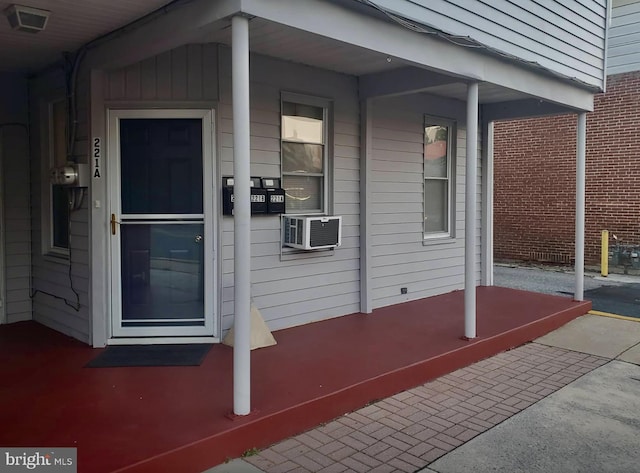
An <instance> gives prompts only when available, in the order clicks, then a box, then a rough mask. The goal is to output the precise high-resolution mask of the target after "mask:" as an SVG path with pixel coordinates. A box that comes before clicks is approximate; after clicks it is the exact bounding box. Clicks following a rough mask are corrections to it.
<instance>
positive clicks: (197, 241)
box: [194, 235, 202, 243]
mask: <svg viewBox="0 0 640 473" xmlns="http://www.w3.org/2000/svg"><path fill="white" fill-rule="evenodd" d="M194 240H195V241H196V243H200V242H201V241H202V235H196V237H195V238H194Z"/></svg>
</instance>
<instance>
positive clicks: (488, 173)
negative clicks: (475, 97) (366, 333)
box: [480, 117, 494, 286]
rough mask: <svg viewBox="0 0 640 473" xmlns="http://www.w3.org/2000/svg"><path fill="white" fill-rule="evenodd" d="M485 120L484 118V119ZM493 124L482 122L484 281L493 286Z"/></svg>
mask: <svg viewBox="0 0 640 473" xmlns="http://www.w3.org/2000/svg"><path fill="white" fill-rule="evenodd" d="M483 118H484V117H483ZM493 123H494V122H492V121H486V120H483V121H482V136H481V140H480V141H481V143H482V154H483V156H482V157H483V159H482V260H481V261H482V263H481V265H482V279H481V284H482V285H483V286H493Z"/></svg>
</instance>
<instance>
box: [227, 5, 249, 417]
mask: <svg viewBox="0 0 640 473" xmlns="http://www.w3.org/2000/svg"><path fill="white" fill-rule="evenodd" d="M231 41H232V42H231V47H232V51H231V78H232V83H233V90H232V98H233V183H234V184H233V194H234V205H233V215H234V220H233V245H234V267H233V269H234V273H233V284H234V340H233V413H234V414H236V415H247V414H249V412H250V411H251V343H250V336H251V319H250V313H251V207H250V202H249V199H250V195H249V194H250V189H249V180H250V178H251V177H250V147H249V140H250V129H249V20H248V19H247V18H246V17H242V16H234V17H233V18H232V19H231Z"/></svg>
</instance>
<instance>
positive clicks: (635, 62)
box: [607, 0, 640, 75]
mask: <svg viewBox="0 0 640 473" xmlns="http://www.w3.org/2000/svg"><path fill="white" fill-rule="evenodd" d="M607 61H608V62H607V74H609V75H611V74H621V73H623V72H633V71H638V70H640V1H638V0H632V1H629V0H626V1H625V0H614V1H613V9H612V12H611V28H610V29H609V44H608V59H607Z"/></svg>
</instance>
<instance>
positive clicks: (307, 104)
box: [280, 93, 329, 214]
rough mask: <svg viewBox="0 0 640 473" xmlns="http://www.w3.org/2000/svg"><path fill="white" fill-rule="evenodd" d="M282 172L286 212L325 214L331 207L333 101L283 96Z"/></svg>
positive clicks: (291, 95) (292, 95)
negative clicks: (329, 144)
mask: <svg viewBox="0 0 640 473" xmlns="http://www.w3.org/2000/svg"><path fill="white" fill-rule="evenodd" d="M281 105H282V112H281V124H280V125H281V135H280V138H281V163H280V164H281V172H282V188H283V189H284V191H285V195H286V197H285V203H286V209H285V211H286V213H289V214H321V213H326V212H327V205H328V203H327V202H328V186H329V182H328V172H327V167H328V164H327V161H328V155H327V154H328V150H327V136H328V131H327V117H328V110H329V102H328V101H327V100H323V99H316V98H313V97H305V96H299V95H297V94H285V93H283V94H282V104H281Z"/></svg>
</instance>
